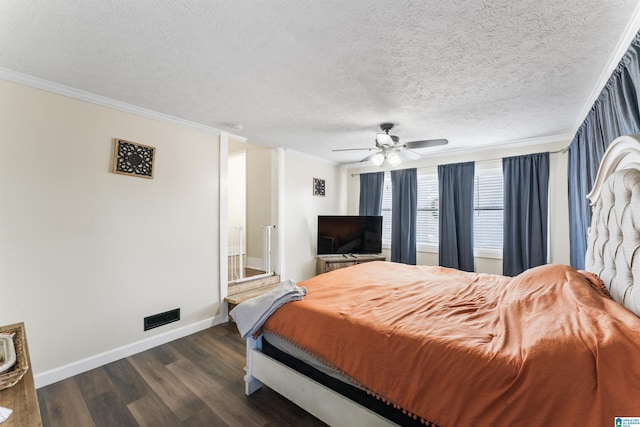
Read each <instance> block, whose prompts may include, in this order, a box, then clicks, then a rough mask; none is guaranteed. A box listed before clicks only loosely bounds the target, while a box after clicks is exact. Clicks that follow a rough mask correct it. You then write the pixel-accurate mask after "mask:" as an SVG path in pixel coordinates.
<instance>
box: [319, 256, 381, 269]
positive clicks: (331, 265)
mask: <svg viewBox="0 0 640 427" xmlns="http://www.w3.org/2000/svg"><path fill="white" fill-rule="evenodd" d="M385 260H386V258H385V256H384V255H321V256H319V257H318V263H317V274H322V273H326V272H328V271H333V270H337V269H339V268H345V267H349V266H352V265H356V264H362V263H364V262H371V261H385Z"/></svg>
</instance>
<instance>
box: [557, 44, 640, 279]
mask: <svg viewBox="0 0 640 427" xmlns="http://www.w3.org/2000/svg"><path fill="white" fill-rule="evenodd" d="M639 55H640V33H639V34H638V35H636V37H635V39H634V40H633V42H632V43H631V46H630V47H629V50H628V51H627V52H626V53H625V55H624V56H623V58H622V60H621V61H620V63H619V64H618V67H617V68H616V69H615V71H614V72H613V74H612V75H611V77H610V78H609V81H608V82H607V84H606V85H605V87H604V89H602V92H601V93H600V96H598V99H597V100H596V102H595V103H594V104H593V107H591V111H589V114H587V117H586V118H585V120H584V122H583V123H582V125H581V126H580V128H579V129H578V132H577V133H576V135H575V137H574V138H573V141H571V145H570V146H569V172H568V175H569V177H568V178H569V218H570V221H569V233H570V242H571V265H572V266H573V267H575V268H578V269H583V268H584V256H585V253H586V252H587V228H588V227H589V226H590V225H591V207H590V206H589V201H588V200H587V198H586V196H587V194H588V193H589V192H590V191H591V188H592V187H593V182H594V181H595V178H596V174H597V173H598V166H599V165H600V161H601V160H602V156H603V154H604V152H605V150H606V149H607V147H608V146H609V144H611V142H612V141H613V140H614V139H615V138H617V137H619V136H620V135H625V134H632V133H638V132H639V130H640V106H639V104H638V99H639V98H640V62H638V61H639Z"/></svg>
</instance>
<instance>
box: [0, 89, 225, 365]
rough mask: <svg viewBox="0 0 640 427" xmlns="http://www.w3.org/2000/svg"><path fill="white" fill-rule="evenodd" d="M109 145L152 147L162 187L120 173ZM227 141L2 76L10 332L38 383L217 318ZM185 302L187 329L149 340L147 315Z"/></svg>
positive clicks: (1, 169)
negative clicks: (23, 345)
mask: <svg viewBox="0 0 640 427" xmlns="http://www.w3.org/2000/svg"><path fill="white" fill-rule="evenodd" d="M113 138H123V139H127V140H131V141H135V142H139V143H142V144H147V145H151V146H154V147H156V148H157V153H156V162H155V177H154V179H152V180H149V179H142V178H136V177H130V176H123V175H117V174H113V173H111V172H110V167H111V161H112V150H113V142H112V139H113ZM218 147H219V142H218V136H217V135H214V134H210V133H206V132H204V131H198V130H192V129H188V128H184V127H180V126H177V125H172V124H167V123H163V122H159V121H155V120H151V119H148V118H144V117H141V116H138V115H133V114H129V113H124V112H121V111H117V110H113V109H110V108H105V107H101V106H98V105H96V104H92V103H87V102H83V101H79V100H76V99H72V98H68V97H65V96H61V95H57V94H53V93H50V92H45V91H42V90H38V89H34V88H30V87H26V86H22V85H19V84H15V83H11V82H8V81H5V80H0V300H1V301H2V304H1V305H0V324H8V323H14V322H25V324H26V329H27V334H28V338H29V347H30V350H31V360H32V369H33V371H34V372H35V374H36V375H38V374H41V373H43V372H45V371H50V370H56V369H59V368H64V366H65V365H67V364H73V363H77V362H80V361H86V360H87V358H98V359H99V358H100V357H102V356H103V355H104V354H105V352H110V351H114V349H120V350H121V349H123V348H125V347H127V346H135V345H136V343H141V342H148V341H149V340H150V339H151V337H155V336H158V335H160V334H167V333H169V331H175V330H178V329H180V328H185V327H187V326H188V325H195V324H202V323H207V324H209V325H210V324H213V322H214V321H215V319H216V318H215V316H216V315H217V314H218V313H219V312H220V296H219V287H220V285H219V275H218V269H219V267H218V262H219V261H218V260H219V250H218V246H219V239H218V223H219V219H218V210H219V201H218V199H219V196H218V194H219V193H218V162H219V154H218V151H219V148H218ZM177 307H179V308H180V309H181V320H180V321H178V322H175V323H172V324H169V325H165V326H163V327H160V328H156V329H153V330H150V331H147V332H143V318H144V317H145V316H148V315H151V314H156V313H159V312H163V311H166V310H170V309H173V308H177ZM83 363H84V362H83ZM89 365H90V364H89Z"/></svg>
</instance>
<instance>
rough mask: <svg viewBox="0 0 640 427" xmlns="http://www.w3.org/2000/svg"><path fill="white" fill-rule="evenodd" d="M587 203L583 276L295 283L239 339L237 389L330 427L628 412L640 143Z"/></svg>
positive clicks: (610, 167)
mask: <svg viewBox="0 0 640 427" xmlns="http://www.w3.org/2000/svg"><path fill="white" fill-rule="evenodd" d="M588 197H589V199H590V200H591V203H592V207H593V219H592V224H591V227H590V232H589V246H588V251H587V255H586V259H585V266H586V270H587V271H585V272H578V271H576V270H574V269H573V268H571V267H569V266H563V265H547V266H541V267H537V268H535V269H531V270H528V271H526V272H524V273H522V274H521V275H519V276H517V277H514V278H509V277H503V276H496V275H487V274H476V273H466V272H460V271H456V270H450V269H445V268H440V267H428V266H405V265H402V264H395V263H385V262H373V263H367V264H361V265H358V266H353V267H349V268H346V269H341V270H336V271H334V272H330V273H325V274H323V275H320V276H316V277H314V278H311V279H309V280H306V281H304V282H301V283H300V284H299V285H300V286H304V287H305V288H306V289H307V291H308V293H307V295H306V297H305V298H304V299H303V300H301V301H298V302H293V303H290V304H285V305H283V306H282V307H281V308H280V309H278V310H277V311H276V312H275V313H274V314H273V315H272V316H271V317H269V319H268V320H267V321H266V322H265V324H264V332H263V333H262V334H260V335H259V336H256V337H254V338H250V339H248V340H247V367H246V375H245V391H246V394H247V395H250V394H252V393H253V392H255V391H256V390H257V389H259V388H260V387H261V386H262V384H265V385H266V386H268V387H270V388H272V389H273V390H275V391H277V392H278V393H280V394H282V395H283V396H285V397H286V398H288V399H289V400H291V401H293V402H294V403H296V404H298V405H299V406H301V407H303V408H304V409H306V410H307V411H309V412H310V413H312V414H313V415H315V416H316V417H318V418H320V419H321V420H323V421H325V422H326V423H328V424H330V425H333V426H377V425H379V426H383V425H396V424H399V425H422V424H426V425H439V426H441V427H447V426H453V425H510V426H517V425H522V426H533V425H551V424H552V423H554V424H557V423H561V424H563V425H594V426H601V425H614V418H615V417H640V362H638V357H640V317H638V316H640V283H638V284H637V285H636V282H640V270H639V269H640V261H639V262H634V261H635V258H636V257H640V251H638V247H639V246H640V233H639V232H638V228H639V227H640V135H632V136H624V137H620V138H618V139H617V140H616V141H614V142H613V143H612V144H611V146H610V147H609V149H608V150H607V152H606V153H605V155H604V157H603V160H602V163H601V166H600V170H599V172H598V176H597V178H596V181H595V184H594V188H593V191H592V192H591V193H590V194H589V195H588ZM443 290H444V291H443ZM391 302H393V304H391ZM265 337H266V338H265ZM336 384H337V385H336ZM345 388H346V389H348V391H344V390H343V389H345ZM354 393H355V394H354ZM345 395H346V396H348V397H346V396H345ZM363 395H364V396H365V398H363V397H362V396H363ZM375 402H378V404H377V405H376V404H375ZM381 408H382V409H381ZM385 408H386V410H385Z"/></svg>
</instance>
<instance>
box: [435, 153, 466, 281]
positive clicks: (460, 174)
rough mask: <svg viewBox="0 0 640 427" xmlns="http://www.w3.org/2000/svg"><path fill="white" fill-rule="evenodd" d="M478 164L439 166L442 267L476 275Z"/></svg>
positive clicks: (439, 256) (440, 256)
mask: <svg viewBox="0 0 640 427" xmlns="http://www.w3.org/2000/svg"><path fill="white" fill-rule="evenodd" d="M474 174H475V163H473V162H468V163H456V164H451V165H439V166H438V186H439V192H440V210H439V215H440V242H439V251H438V252H439V253H438V258H439V264H440V265H441V266H443V267H451V268H457V269H459V270H464V271H474V269H475V266H474V258H473V179H474Z"/></svg>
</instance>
